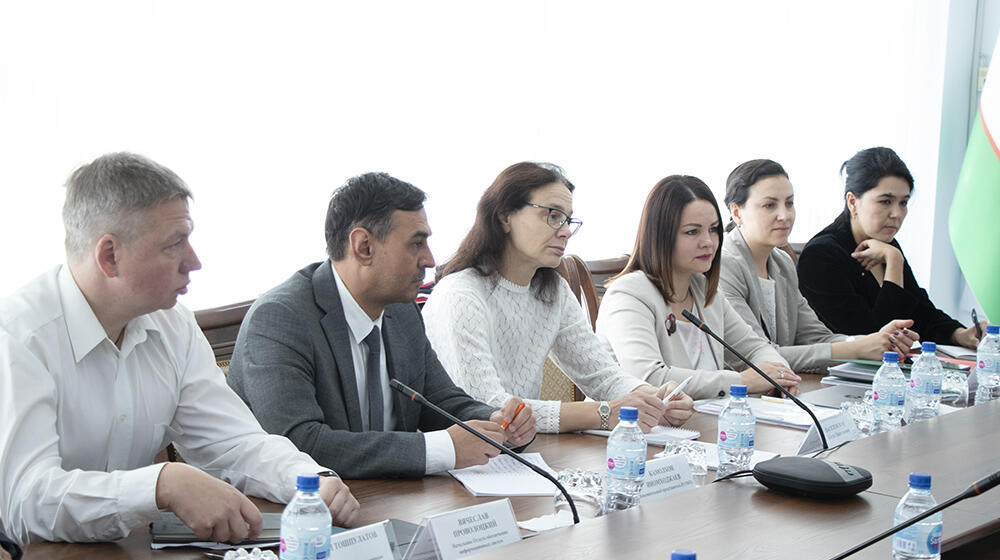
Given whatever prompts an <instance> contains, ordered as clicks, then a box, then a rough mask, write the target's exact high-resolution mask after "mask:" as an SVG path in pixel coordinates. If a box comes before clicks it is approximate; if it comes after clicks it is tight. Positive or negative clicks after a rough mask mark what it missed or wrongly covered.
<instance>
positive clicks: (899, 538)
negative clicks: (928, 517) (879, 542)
mask: <svg viewBox="0 0 1000 560" xmlns="http://www.w3.org/2000/svg"><path fill="white" fill-rule="evenodd" d="M926 527H927V526H926V525H923V526H922V525H920V524H919V523H918V524H916V525H910V526H909V527H907V528H905V529H903V530H902V531H899V532H898V533H896V534H895V535H893V537H892V548H893V550H898V551H899V552H904V553H906V554H913V555H920V554H941V524H940V523H938V524H937V525H934V526H933V527H931V528H930V531H927V530H926Z"/></svg>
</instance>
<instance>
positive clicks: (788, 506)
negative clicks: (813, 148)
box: [25, 375, 1000, 560]
mask: <svg viewBox="0 0 1000 560" xmlns="http://www.w3.org/2000/svg"><path fill="white" fill-rule="evenodd" d="M803 377H804V381H803V384H802V388H803V389H804V390H812V389H815V388H818V387H820V384H819V379H820V378H819V376H811V375H806V376H803ZM998 417H1000V402H994V403H989V404H987V405H983V406H976V407H971V408H968V409H963V410H959V411H957V412H954V413H951V414H947V415H943V416H941V417H938V418H934V419H931V420H928V421H926V422H921V423H918V424H915V425H912V426H905V427H903V428H902V429H900V430H897V431H894V432H890V433H883V434H878V435H875V436H871V437H867V438H863V439H861V440H858V441H855V442H851V443H849V444H847V445H845V446H844V447H841V448H839V449H835V450H833V451H828V452H826V453H824V454H823V455H821V457H823V458H829V459H832V460H836V461H840V462H844V463H849V464H852V465H856V466H860V467H864V468H866V469H868V470H869V471H871V472H872V474H873V480H874V482H873V485H872V487H871V488H870V489H869V490H867V491H865V492H862V493H860V494H859V495H857V496H855V497H852V498H849V499H846V500H835V501H818V500H811V499H806V498H801V497H796V496H791V495H786V494H781V493H778V492H774V491H770V490H767V489H766V488H764V487H763V486H761V485H760V484H759V483H757V482H756V481H755V480H754V479H753V478H749V477H748V478H740V479H734V480H729V481H724V482H720V483H714V484H713V483H708V484H706V485H704V486H702V487H699V488H695V489H693V490H689V491H686V492H682V493H679V494H674V495H671V496H667V497H665V498H661V499H658V500H655V501H650V502H648V503H643V504H641V505H640V506H639V507H637V508H633V509H630V510H626V511H620V512H614V513H612V514H609V515H605V516H603V517H598V518H584V519H582V520H581V523H580V524H579V525H575V526H572V527H566V528H561V529H556V530H554V531H549V532H546V533H542V534H539V535H536V536H532V537H530V538H526V539H524V540H522V541H521V542H518V543H514V544H511V545H507V546H504V547H500V548H496V549H493V550H489V551H485V552H483V553H481V554H479V555H477V556H476V557H477V558H503V559H505V560H509V558H512V557H520V558H599V557H605V558H607V557H617V556H620V555H623V554H630V555H632V557H634V558H653V557H655V558H668V557H669V553H670V551H671V550H673V549H677V548H690V549H692V550H695V551H696V552H697V553H698V555H699V556H698V557H699V558H702V559H716V558H732V559H736V558H768V559H781V558H788V559H793V558H794V559H805V558H818V559H822V558H830V557H831V556H833V555H835V554H836V553H838V552H840V551H843V550H845V549H847V548H849V547H850V546H852V545H853V544H855V543H858V542H861V541H863V540H865V539H866V538H868V537H871V536H874V535H875V534H877V533H879V532H881V531H883V530H885V529H887V528H889V527H890V526H891V524H892V519H893V511H894V509H895V507H896V503H897V502H898V501H899V498H900V497H901V496H902V495H903V494H904V493H905V492H906V489H907V475H908V474H909V473H910V472H911V471H923V472H927V473H929V474H931V475H932V476H933V493H934V496H935V497H936V498H937V499H938V501H943V500H944V499H946V498H948V497H950V496H951V495H953V494H956V493H958V492H959V491H961V490H964V489H965V488H967V487H968V486H969V484H971V483H972V482H973V481H975V480H977V479H979V478H981V477H982V476H985V475H986V474H988V473H990V472H993V471H995V470H997V469H998V467H1000V431H998V430H996V419H997V418H998ZM685 427H688V428H692V429H696V430H699V431H700V432H701V438H700V439H701V440H703V441H713V442H714V440H715V430H716V418H715V417H714V416H711V415H706V414H701V413H695V415H694V416H693V417H692V419H691V420H690V421H689V422H688V423H687V424H686V425H685ZM804 435H805V432H803V431H802V430H796V429H792V428H785V427H779V426H773V425H767V424H761V423H758V425H757V434H756V446H757V448H758V449H763V450H766V451H773V452H778V453H782V454H786V455H791V454H794V453H795V451H796V450H797V449H798V446H799V444H800V443H801V441H802V439H803V437H804ZM606 442H607V439H606V438H603V437H600V436H594V435H586V434H562V435H558V436H557V435H548V434H541V435H539V436H538V437H537V438H536V440H535V442H534V443H532V444H531V446H530V447H529V448H528V449H527V451H529V452H538V453H541V454H542V456H543V457H544V459H545V461H546V463H548V465H549V466H550V467H552V468H553V469H556V470H558V469H562V468H585V469H591V470H594V471H598V472H601V471H602V469H603V466H604V462H605V455H604V453H605V445H606ZM660 449H661V448H659V447H655V446H650V448H649V451H648V455H649V457H650V458H652V456H653V455H654V454H655V453H656V452H658V451H659V450H660ZM711 476H712V474H711V472H710V475H709V478H711ZM348 484H349V486H350V487H351V490H352V492H353V493H354V495H355V496H356V497H357V499H358V500H359V502H360V503H361V515H360V517H361V519H360V521H359V523H360V524H367V523H374V522H377V521H382V520H384V519H387V518H397V519H402V520H404V521H410V522H413V523H419V522H420V520H421V519H423V518H424V517H425V516H429V515H433V514H437V513H442V512H445V511H450V510H453V509H457V508H461V507H465V506H470V505H475V504H480V503H485V502H489V501H492V500H496V499H498V498H495V497H492V498H490V497H474V496H472V495H471V494H469V493H468V492H467V491H466V490H465V489H464V487H462V485H461V484H460V483H458V482H457V481H455V480H454V479H452V478H451V477H450V476H446V475H440V476H429V477H425V478H423V479H420V480H355V481H348ZM510 500H511V503H512V505H513V508H514V512H515V516H516V517H517V519H518V520H526V519H530V518H533V517H537V516H540V515H545V514H549V513H552V511H553V501H552V498H548V497H545V498H542V497H513V498H510ZM255 503H257V504H258V506H259V507H260V508H261V510H262V511H270V512H276V511H281V509H282V506H281V505H278V504H273V503H268V502H265V501H262V500H256V499H255ZM943 529H944V531H943V549H944V550H945V551H948V550H953V549H956V548H957V547H962V546H966V545H969V544H970V543H974V542H977V541H978V542H980V543H990V544H992V543H994V541H996V540H997V537H998V535H1000V490H995V491H994V494H993V495H991V494H986V495H984V496H981V497H977V498H973V499H971V500H966V501H964V502H961V503H959V504H957V505H955V506H953V507H952V508H949V509H948V510H946V511H945V514H944V527H943ZM982 539H986V540H982ZM149 542H150V536H149V531H148V529H146V528H140V529H137V530H135V531H133V532H132V534H131V535H129V536H128V537H127V538H125V539H123V540H121V541H118V542H114V543H99V544H60V543H38V544H34V545H31V546H29V547H27V549H26V550H25V558H26V559H29V560H32V559H41V558H46V559H48V558H52V559H62V558H74V559H83V560H88V559H147V558H149V559H167V558H170V559H184V558H189V559H194V558H204V556H203V555H202V553H201V551H199V550H197V549H192V548H181V549H168V550H151V549H150V547H149ZM967 548H968V547H967V546H966V548H963V549H962V550H966V549H967ZM890 555H891V545H890V541H889V540H885V541H883V542H881V543H878V544H876V545H873V546H872V547H870V548H868V549H866V550H864V551H861V552H859V553H858V554H856V555H855V556H853V558H881V559H885V558H890ZM945 556H946V558H947V557H948V554H947V552H946V555H945Z"/></svg>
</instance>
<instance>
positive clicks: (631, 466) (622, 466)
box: [608, 455, 646, 478]
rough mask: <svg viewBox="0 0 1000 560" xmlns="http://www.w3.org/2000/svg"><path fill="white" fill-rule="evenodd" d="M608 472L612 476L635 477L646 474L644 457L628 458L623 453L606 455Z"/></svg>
mask: <svg viewBox="0 0 1000 560" xmlns="http://www.w3.org/2000/svg"><path fill="white" fill-rule="evenodd" d="M608 474H610V475H612V476H627V477H630V478H635V477H637V476H643V475H644V474H646V458H645V457H643V459H642V460H641V461H637V460H636V459H629V458H628V457H625V456H624V455H615V456H613V457H608Z"/></svg>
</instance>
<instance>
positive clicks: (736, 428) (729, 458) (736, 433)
mask: <svg viewBox="0 0 1000 560" xmlns="http://www.w3.org/2000/svg"><path fill="white" fill-rule="evenodd" d="M756 424H757V419H756V418H755V417H754V415H753V410H751V409H750V404H749V403H747V386H746V385H731V386H730V387H729V403H728V404H726V406H725V408H723V409H722V412H720V413H719V439H718V441H717V443H718V448H719V470H718V471H717V472H716V478H719V477H723V476H727V475H730V474H732V473H734V472H738V471H744V470H747V469H749V468H750V458H751V457H753V434H754V428H755V427H756Z"/></svg>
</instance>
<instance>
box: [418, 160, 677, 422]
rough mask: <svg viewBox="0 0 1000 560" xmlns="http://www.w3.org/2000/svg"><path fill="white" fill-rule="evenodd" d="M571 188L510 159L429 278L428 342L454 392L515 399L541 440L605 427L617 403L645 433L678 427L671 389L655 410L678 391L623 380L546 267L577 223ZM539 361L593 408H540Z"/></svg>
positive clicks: (558, 173) (552, 170) (560, 178)
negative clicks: (526, 407) (552, 365)
mask: <svg viewBox="0 0 1000 560" xmlns="http://www.w3.org/2000/svg"><path fill="white" fill-rule="evenodd" d="M573 188H574V187H573V184H572V183H570V182H569V180H567V179H566V177H565V176H564V175H563V173H562V170H561V169H560V168H558V167H556V166H554V165H551V164H542V163H531V162H524V163H518V164H514V165H512V166H510V167H508V168H507V169H505V170H504V171H502V172H501V173H500V175H499V176H497V178H496V180H495V181H494V182H493V184H492V185H491V186H490V187H489V189H487V190H486V192H485V193H484V194H483V197H482V198H481V199H480V201H479V205H478V208H477V215H476V223H475V224H474V225H473V227H472V230H471V231H470V232H469V234H468V235H467V236H466V238H465V239H464V240H463V241H462V244H461V245H460V247H459V249H458V251H457V252H456V254H455V256H454V257H453V258H452V259H451V260H450V261H449V262H448V263H446V264H445V265H443V266H442V267H441V269H440V270H439V274H440V275H441V278H440V280H439V282H438V283H437V285H436V286H435V287H434V291H433V292H432V293H431V296H430V297H429V298H428V300H427V303H426V304H425V305H424V309H423V315H424V320H425V323H426V325H427V337H428V338H429V339H430V341H431V344H432V345H433V347H434V350H435V351H436V352H437V354H438V359H440V360H441V363H442V364H443V365H444V367H445V369H446V370H447V371H448V373H449V374H450V375H451V376H452V378H453V379H454V380H455V383H456V384H458V385H459V386H461V387H462V388H463V389H465V390H466V391H467V392H468V393H469V394H471V395H472V396H473V397H475V398H477V399H479V400H481V401H483V402H486V403H487V404H494V403H503V402H506V401H507V399H509V398H510V397H511V396H517V397H520V398H523V399H525V400H526V401H527V402H528V403H529V404H530V405H531V408H532V410H533V411H534V413H535V418H536V424H537V426H538V431H539V432H550V433H551V432H569V431H577V430H584V429H594V428H597V429H600V428H603V429H609V428H611V427H612V426H614V425H615V424H616V423H617V421H618V409H619V408H620V407H622V406H634V407H636V408H638V409H639V424H640V426H641V427H642V428H643V429H644V430H645V431H648V430H649V429H650V428H651V427H652V426H654V425H656V424H660V423H664V424H666V423H670V424H674V425H679V424H682V423H683V422H684V421H685V420H687V419H688V418H689V417H690V416H691V413H692V404H693V403H692V401H691V399H690V398H689V397H687V396H686V395H684V394H683V393H681V394H680V395H679V396H678V398H675V399H674V400H672V401H670V402H669V403H667V404H666V405H664V404H663V402H662V400H661V399H662V398H663V397H664V396H665V395H666V393H667V392H668V391H670V390H672V389H673V388H674V387H675V386H676V384H667V385H664V386H663V387H652V386H650V385H649V384H647V383H645V382H644V381H641V380H639V379H636V378H634V377H631V376H629V375H626V374H625V373H623V372H622V370H621V368H620V367H619V366H618V364H617V363H615V361H614V359H613V358H612V357H611V356H610V355H608V354H607V352H606V351H605V350H604V349H603V348H602V347H601V344H600V341H599V340H598V339H597V337H596V336H595V335H594V332H593V331H592V330H591V328H590V324H589V322H588V321H587V318H586V316H585V315H584V313H583V309H582V308H581V307H580V305H579V304H578V303H577V301H576V300H575V299H574V298H573V295H572V292H571V291H570V288H569V285H568V284H567V283H566V281H565V280H563V279H562V277H560V276H559V274H558V273H557V272H556V271H555V270H554V269H555V267H557V266H559V262H560V259H561V258H562V256H563V252H564V251H565V250H566V243H567V241H568V240H569V237H570V236H571V235H573V233H575V232H576V230H577V228H579V227H580V224H581V222H580V220H577V219H574V218H572V217H571V216H572V214H573V194H572V193H573ZM549 355H551V357H552V358H553V361H555V362H556V363H557V364H558V365H559V366H560V367H561V368H562V370H563V371H564V372H565V373H566V375H567V376H569V378H570V379H572V380H573V382H574V383H576V384H577V386H579V387H580V389H581V390H582V391H583V392H584V393H585V394H586V395H587V396H589V397H591V398H593V399H595V401H599V402H560V401H541V400H538V397H539V394H540V391H541V385H542V365H543V364H544V362H545V358H546V357H547V356H549Z"/></svg>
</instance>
